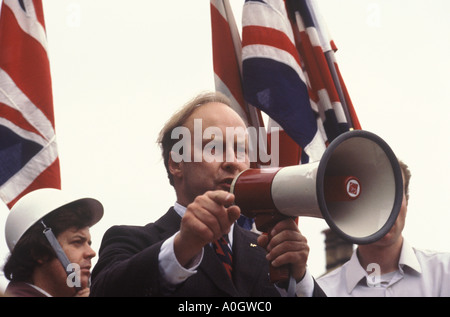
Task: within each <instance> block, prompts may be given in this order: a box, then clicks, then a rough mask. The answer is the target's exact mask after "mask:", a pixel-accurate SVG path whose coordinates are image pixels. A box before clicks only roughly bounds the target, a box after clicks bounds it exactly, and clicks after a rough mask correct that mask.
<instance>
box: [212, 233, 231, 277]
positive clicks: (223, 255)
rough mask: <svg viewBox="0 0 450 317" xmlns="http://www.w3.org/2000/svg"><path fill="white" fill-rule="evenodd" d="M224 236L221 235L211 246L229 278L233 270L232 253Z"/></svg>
mask: <svg viewBox="0 0 450 317" xmlns="http://www.w3.org/2000/svg"><path fill="white" fill-rule="evenodd" d="M224 237H225V236H224ZM224 237H221V238H220V239H218V240H216V241H214V242H213V244H212V246H213V249H214V251H216V254H217V256H218V257H219V260H220V261H221V262H222V264H223V267H224V268H225V271H227V274H228V276H229V277H230V279H231V278H232V277H231V274H232V272H233V255H232V253H231V250H230V247H229V246H228V243H227V241H226V240H225V238H224Z"/></svg>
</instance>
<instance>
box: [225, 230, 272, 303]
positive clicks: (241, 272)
mask: <svg viewBox="0 0 450 317" xmlns="http://www.w3.org/2000/svg"><path fill="white" fill-rule="evenodd" d="M233 254H234V255H235V256H234V257H233V261H234V262H233V265H234V272H235V273H234V276H233V277H234V285H235V286H236V288H237V289H238V291H239V294H240V296H251V294H252V291H253V289H254V287H255V285H256V284H257V283H258V281H261V279H265V278H268V277H267V276H261V275H267V266H268V263H267V261H266V259H265V254H266V251H265V250H263V249H262V248H261V247H259V246H258V245H257V244H256V237H255V236H254V235H253V234H252V233H251V232H248V231H246V230H245V229H242V228H241V227H239V226H238V225H235V229H234V236H233Z"/></svg>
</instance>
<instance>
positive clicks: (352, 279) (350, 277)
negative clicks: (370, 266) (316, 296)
mask: <svg viewBox="0 0 450 317" xmlns="http://www.w3.org/2000/svg"><path fill="white" fill-rule="evenodd" d="M398 265H399V268H400V269H402V267H403V266H404V265H406V266H408V267H410V268H411V269H413V270H415V271H416V272H418V273H422V269H421V267H420V264H419V261H418V260H417V256H416V253H415V252H414V249H413V248H412V247H411V245H410V244H409V243H408V242H407V241H406V240H405V239H404V238H403V245H402V250H401V252H400V259H399V263H398ZM345 270H346V271H345V282H346V286H347V292H348V293H349V294H350V293H351V292H352V291H353V289H354V288H355V287H356V285H358V283H359V282H360V281H361V280H362V279H363V278H366V277H367V276H368V275H369V274H368V272H367V271H366V270H364V268H363V267H362V266H361V264H360V263H359V260H358V256H357V250H355V251H353V254H352V257H351V258H350V260H349V261H348V262H347V264H346V268H345Z"/></svg>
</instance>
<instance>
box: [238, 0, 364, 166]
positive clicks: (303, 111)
mask: <svg viewBox="0 0 450 317" xmlns="http://www.w3.org/2000/svg"><path fill="white" fill-rule="evenodd" d="M314 8H315V9H316V10H315V11H314V10H313V9H314ZM242 15H243V17H242V27H243V29H242V60H243V66H242V69H243V91H244V96H245V99H246V101H247V102H248V103H250V104H252V105H253V106H255V107H258V108H259V109H261V110H262V111H264V112H266V113H267V114H268V115H269V116H270V118H272V119H273V120H275V121H276V123H278V124H279V125H280V126H281V127H282V128H283V130H284V131H285V132H286V133H287V134H288V135H289V136H290V137H291V138H292V140H294V141H295V143H296V144H298V145H299V146H300V147H301V150H302V152H301V163H307V162H310V161H317V160H319V159H320V158H321V156H322V154H323V152H324V150H325V148H326V146H327V145H328V144H329V143H330V142H331V141H332V140H333V139H334V138H335V137H337V136H338V135H339V134H341V133H343V132H345V131H348V130H349V129H350V128H355V129H359V128H360V126H359V122H358V120H357V117H356V113H355V112H354V109H353V106H352V105H351V101H350V98H349V96H348V93H347V91H346V89H345V85H344V84H343V81H342V76H340V73H339V69H338V68H337V64H336V62H335V59H334V50H333V49H330V48H329V47H331V46H332V45H333V48H334V43H332V41H331V40H329V37H328V34H327V33H326V32H324V30H325V29H326V28H325V27H323V22H322V21H320V19H319V18H318V16H319V15H318V13H317V7H316V6H315V4H314V2H313V0H285V1H283V0H247V1H245V4H244V8H243V13H242ZM319 21H320V22H321V23H322V25H319ZM344 98H345V100H343V99H344ZM281 150H282V149H281ZM280 156H281V155H280ZM280 160H281V159H280ZM297 163H299V162H297Z"/></svg>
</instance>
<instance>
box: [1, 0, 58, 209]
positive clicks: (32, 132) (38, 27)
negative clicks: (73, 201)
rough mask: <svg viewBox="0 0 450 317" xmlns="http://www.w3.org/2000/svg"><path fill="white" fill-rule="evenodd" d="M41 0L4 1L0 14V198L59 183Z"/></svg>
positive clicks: (10, 202) (9, 199)
mask: <svg viewBox="0 0 450 317" xmlns="http://www.w3.org/2000/svg"><path fill="white" fill-rule="evenodd" d="M47 53H48V52H47V38H46V30H45V22H44V15H43V8H42V3H41V0H4V1H3V4H2V7H1V14H0V198H1V199H2V200H3V201H4V202H5V203H6V204H7V205H8V207H9V208H11V207H12V206H13V205H14V203H15V202H16V201H17V200H18V199H19V198H20V197H22V196H23V195H25V194H26V193H28V192H30V191H32V190H35V189H38V188H42V187H52V188H60V187H61V180H60V168H59V159H58V151H57V145H56V135H55V120H54V113H53V96H52V84H51V77H50V65H49V59H48V54H47Z"/></svg>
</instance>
